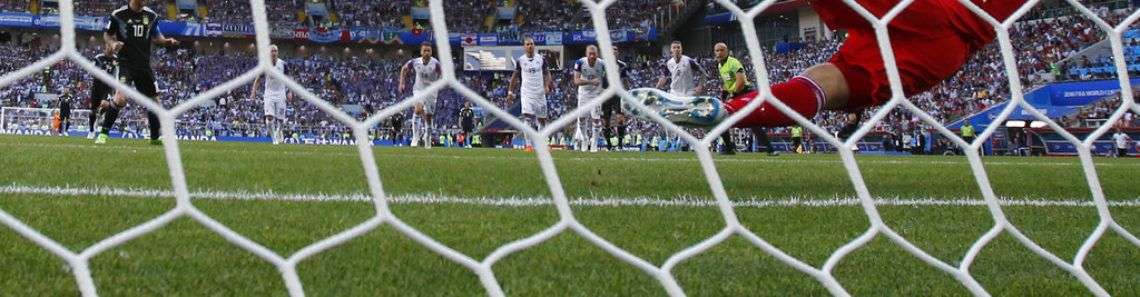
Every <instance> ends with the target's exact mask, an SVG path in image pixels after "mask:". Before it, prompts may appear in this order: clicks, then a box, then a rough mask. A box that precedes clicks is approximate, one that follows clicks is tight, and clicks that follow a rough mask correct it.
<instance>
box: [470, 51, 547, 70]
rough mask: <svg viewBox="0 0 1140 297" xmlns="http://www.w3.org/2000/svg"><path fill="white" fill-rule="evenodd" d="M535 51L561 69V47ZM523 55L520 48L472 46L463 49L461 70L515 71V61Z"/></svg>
mask: <svg viewBox="0 0 1140 297" xmlns="http://www.w3.org/2000/svg"><path fill="white" fill-rule="evenodd" d="M535 50H536V51H538V53H539V54H541V55H543V57H545V58H546V60H547V61H554V62H555V65H554V67H555V68H557V69H562V59H563V56H564V55H563V52H564V49H563V47H562V46H555V45H540V46H536V47H535ZM522 55H523V48H522V47H520V46H472V47H465V48H463V70H466V71H511V70H514V69H515V59H516V58H518V57H519V56H522Z"/></svg>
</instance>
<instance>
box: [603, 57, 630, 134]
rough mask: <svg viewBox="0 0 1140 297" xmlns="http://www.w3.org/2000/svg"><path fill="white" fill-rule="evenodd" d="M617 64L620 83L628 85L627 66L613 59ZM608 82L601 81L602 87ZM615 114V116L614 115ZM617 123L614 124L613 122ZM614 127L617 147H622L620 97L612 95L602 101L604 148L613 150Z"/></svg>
mask: <svg viewBox="0 0 1140 297" xmlns="http://www.w3.org/2000/svg"><path fill="white" fill-rule="evenodd" d="M613 51H614V57H615V58H616V57H617V56H618V48H617V47H616V46H615V47H614V49H613ZM614 62H615V63H617V65H618V77H619V79H620V80H621V82H622V84H624V85H625V86H629V67H628V65H626V63H625V62H622V61H621V60H614ZM608 87H609V83H608V82H603V83H602V89H605V88H608ZM615 114H617V118H614V115H615ZM615 122H616V123H617V125H614V123H615ZM614 128H617V137H618V138H617V143H618V145H617V148H618V149H619V150H620V149H621V148H622V142H624V141H625V114H624V113H622V112H621V97H618V96H613V97H610V98H609V99H606V102H603V103H602V136H604V137H605V138H606V150H609V151H613V150H614V144H613V141H611V140H610V138H613V133H614V131H613V130H614Z"/></svg>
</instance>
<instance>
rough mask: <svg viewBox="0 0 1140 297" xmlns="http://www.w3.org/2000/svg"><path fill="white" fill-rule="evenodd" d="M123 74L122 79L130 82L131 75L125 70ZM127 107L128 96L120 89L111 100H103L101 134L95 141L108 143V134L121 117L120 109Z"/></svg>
mask: <svg viewBox="0 0 1140 297" xmlns="http://www.w3.org/2000/svg"><path fill="white" fill-rule="evenodd" d="M120 74H121V75H122V76H121V77H120V78H119V79H120V81H123V82H129V81H130V75H129V74H128V72H126V71H124V72H121V73H120ZM126 107H127V97H126V94H123V92H122V91H120V90H115V95H114V96H112V98H111V100H103V102H101V103H100V107H99V119H98V121H99V124H98V126H99V135H98V136H96V137H95V143H99V144H102V143H106V142H107V139H108V138H110V136H109V135H108V134H109V133H111V128H112V127H114V126H115V121H116V120H118V119H119V111H121V110H122V109H123V108H126Z"/></svg>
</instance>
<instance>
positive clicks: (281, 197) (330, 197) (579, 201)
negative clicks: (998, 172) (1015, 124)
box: [0, 184, 1140, 208]
mask: <svg viewBox="0 0 1140 297" xmlns="http://www.w3.org/2000/svg"><path fill="white" fill-rule="evenodd" d="M0 193H3V194H38V195H50V196H110V197H130V198H171V197H174V192H172V191H167V190H156V189H139V188H110V187H96V188H92V187H55V186H24V185H15V184H13V185H7V186H0ZM190 197H191V198H192V199H209V200H261V201H307V202H363V201H369V200H371V199H372V198H371V197H368V196H367V195H364V194H347V195H343V194H340V195H338V194H283V193H275V192H245V191H238V192H224V191H199V192H191V193H190ZM388 199H389V201H390V202H391V203H397V204H462V205H479V206H501V207H533V206H549V205H552V202H551V200H550V198H548V197H456V196H446V195H439V194H423V195H401V196H390V197H389V198H388ZM734 202H735V205H736V207H743V208H769V207H839V206H858V205H859V199H857V198H854V197H836V198H827V199H809V198H787V199H779V200H766V199H760V198H748V199H742V200H736V201H734ZM570 203H571V204H572V205H576V206H591V207H716V202H715V201H714V200H712V199H702V198H698V197H676V198H671V199H670V198H653V197H633V198H627V197H611V198H576V199H571V201H570ZM999 203H1000V204H1001V205H1002V206H1033V207H1093V206H1094V205H1093V202H1092V200H1091V199H1090V200H1088V201H1085V200H1043V199H1011V198H1003V199H1002V200H1000V202H999ZM876 204H878V205H883V206H916V207H917V206H984V205H986V203H985V201H982V200H979V199H937V198H910V199H903V198H879V199H876ZM1108 204H1109V206H1113V207H1140V198H1137V199H1133V200H1123V201H1109V202H1108Z"/></svg>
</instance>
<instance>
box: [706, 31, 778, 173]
mask: <svg viewBox="0 0 1140 297" xmlns="http://www.w3.org/2000/svg"><path fill="white" fill-rule="evenodd" d="M713 53H715V54H716V60H717V69H718V70H719V73H720V79H721V81H723V82H724V89H723V90H722V93H721V98H722V100H725V102H727V101H728V100H731V99H732V98H733V97H736V96H737V95H740V94H744V93H748V92H751V91H752V84H751V83H749V82H748V76H747V75H745V74H744V65H743V64H740V60H737V59H736V58H733V57H732V56H729V55H728V45H727V44H724V43H723V42H721V43H717V44H716V45H715V46H713ZM730 131H731V130H730ZM752 134H753V135H754V136H756V138H757V140H759V141H760V145H763V146H765V147H767V150H768V155H769V156H776V155H778V154H777V153H776V151H775V148H774V147H772V142H771V141H769V140H768V130H767V129H764V128H758V127H752ZM721 139H723V140H724V142H725V148H724V151H723V152H722V153H723V154H726V155H732V154H736V144H735V143H733V142H732V133H731V132H727V131H726V132H725V133H724V134H721Z"/></svg>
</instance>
